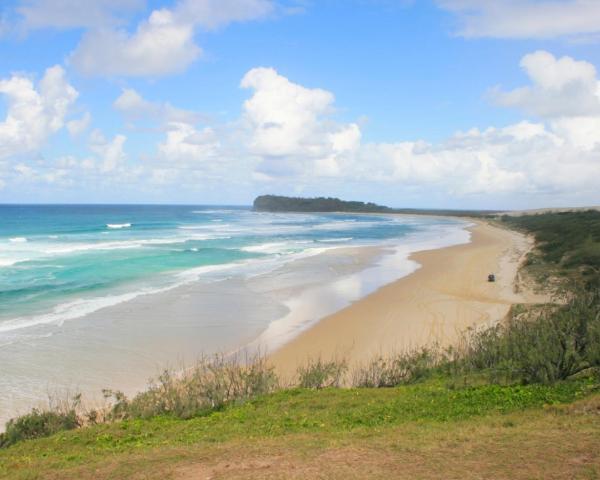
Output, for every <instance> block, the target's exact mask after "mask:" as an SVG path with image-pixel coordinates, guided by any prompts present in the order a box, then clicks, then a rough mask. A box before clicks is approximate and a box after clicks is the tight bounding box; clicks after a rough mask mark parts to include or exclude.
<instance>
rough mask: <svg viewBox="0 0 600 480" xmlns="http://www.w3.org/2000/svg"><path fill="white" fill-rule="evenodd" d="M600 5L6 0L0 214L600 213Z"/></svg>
mask: <svg viewBox="0 0 600 480" xmlns="http://www.w3.org/2000/svg"><path fill="white" fill-rule="evenodd" d="M597 67H600V1H598V0H2V1H1V2H0V203H184V204H221V205H248V204H251V202H252V200H253V199H254V197H255V196H257V195H260V194H281V195H293V196H337V197H341V198H343V199H348V200H365V201H374V202H377V203H381V204H385V205H389V206H394V207H416V208H419V207H421V208H459V209H460V208H465V209H466V208H468V209H474V208H481V209H523V208H538V207H553V206H585V205H598V204H600V78H599V74H598V71H597Z"/></svg>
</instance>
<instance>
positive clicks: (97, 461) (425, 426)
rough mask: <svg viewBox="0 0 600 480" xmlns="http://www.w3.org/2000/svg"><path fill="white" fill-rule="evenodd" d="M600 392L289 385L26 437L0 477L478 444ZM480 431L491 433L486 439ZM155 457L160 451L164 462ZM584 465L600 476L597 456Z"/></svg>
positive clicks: (592, 429) (584, 385)
mask: <svg viewBox="0 0 600 480" xmlns="http://www.w3.org/2000/svg"><path fill="white" fill-rule="evenodd" d="M596 400H598V402H597V403H598V405H600V394H598V393H597V392H595V391H594V387H593V383H591V382H590V381H570V382H560V383H557V384H554V385H527V386H499V385H481V386H477V387H467V388H455V389H451V388H448V387H447V385H446V384H445V380H444V379H431V380H428V381H427V382H425V383H421V384H416V385H408V386H402V387H398V388H387V389H367V388H363V389H335V388H329V389H322V390H312V389H311V390H308V389H292V390H285V391H280V392H277V393H273V394H270V395H263V396H260V397H258V398H256V399H254V400H251V401H249V402H247V403H245V404H244V405H238V406H231V407H227V408H224V409H223V410H221V411H216V412H212V413H210V414H207V415H205V416H200V417H195V418H192V419H189V420H182V419H179V418H175V417H173V416H158V417H154V418H151V419H133V420H125V421H122V422H117V423H108V424H101V425H96V426H93V427H89V428H85V429H80V430H75V431H69V432H62V433H59V434H57V435H54V436H52V437H49V438H44V439H37V440H30V441H25V442H22V443H19V444H17V445H14V446H12V447H10V448H8V449H5V450H2V451H0V478H11V479H12V478H14V479H52V478H57V479H58V478H60V479H69V478H78V479H85V478H128V477H124V476H120V475H124V472H126V470H127V468H128V465H135V467H134V468H133V470H135V472H136V475H137V478H187V477H185V476H180V477H178V476H177V475H175V474H173V475H174V476H173V477H168V476H167V477H165V476H164V475H165V469H167V470H169V469H174V470H173V471H175V470H177V469H178V468H180V467H181V468H183V466H187V465H188V464H189V463H191V464H194V462H198V461H199V462H200V463H201V464H205V463H206V464H211V463H215V462H216V463H218V462H219V461H220V459H222V458H224V457H223V452H224V451H229V452H230V453H232V454H236V455H237V454H238V453H239V455H244V456H246V455H249V457H250V458H252V457H253V456H256V455H258V456H259V457H261V458H263V459H264V458H265V457H268V458H271V457H272V455H271V454H270V451H271V448H273V446H276V445H279V446H280V447H281V446H283V445H285V446H286V448H283V449H281V448H280V450H281V452H283V453H281V455H284V456H290V458H292V457H294V460H293V461H294V462H298V464H299V465H304V464H305V463H306V462H308V461H309V460H310V459H311V458H312V456H313V453H314V452H317V451H318V452H320V453H323V451H326V450H329V449H332V450H333V451H337V449H338V448H339V447H343V449H344V450H347V449H349V451H354V449H356V448H359V447H360V448H362V446H363V444H365V445H370V447H368V449H369V448H376V449H377V450H378V451H379V454H381V451H382V450H389V452H388V454H389V455H391V457H390V458H394V455H395V453H394V448H396V447H395V443H394V442H395V441H397V435H399V434H402V435H408V436H409V437H414V438H412V440H411V441H410V442H404V443H403V444H404V447H402V448H410V449H412V450H414V452H415V455H426V454H427V451H428V449H430V448H433V447H434V446H436V445H437V446H438V447H439V441H440V439H441V438H447V439H449V441H456V440H450V439H451V438H452V437H453V432H462V433H463V434H464V432H465V431H472V432H473V434H472V439H470V440H469V442H470V443H471V444H472V446H473V447H475V446H476V445H479V446H481V442H483V441H484V437H485V441H488V440H489V438H488V435H490V434H491V432H494V431H497V432H498V433H502V434H504V433H506V432H505V431H506V430H510V429H512V428H513V427H515V426H517V425H520V426H522V425H523V424H524V423H525V422H531V421H541V418H545V417H547V418H552V419H553V421H554V420H556V418H558V417H557V416H560V415H563V414H564V412H567V411H568V410H566V409H567V408H569V407H567V405H569V404H570V403H571V402H588V403H589V402H591V401H596ZM575 405H577V403H576V404H575ZM594 408H596V407H594ZM561 412H563V413H561ZM555 417H556V418H555ZM571 417H573V418H570V417H569V418H568V421H566V423H567V424H568V425H569V429H571V430H572V431H580V433H581V434H582V435H586V436H589V437H590V439H589V440H590V442H593V443H594V445H596V446H597V447H598V449H600V435H598V433H599V431H598V428H597V427H598V423H597V422H598V419H599V417H598V413H597V412H596V411H595V410H594V409H592V410H591V411H585V410H584V409H582V411H581V413H573V414H572V415H571ZM584 417H585V418H587V420H586V421H583V418H584ZM565 418H566V414H565ZM590 422H591V423H590ZM593 422H596V423H595V424H594V423H593ZM479 429H483V430H484V431H485V432H486V433H485V435H483V436H482V437H481V438H478V437H479V436H480V435H479V434H478V433H477V432H478V431H479ZM561 430H563V429H561ZM440 435H441V436H440ZM392 438H393V439H396V440H394V441H392ZM404 440H406V439H404ZM464 440H465V439H463V441H464ZM365 442H366V443H365ZM248 444H251V446H249V445H248ZM582 445H583V444H582ZM267 446H268V447H267ZM598 451H600V450H598ZM303 452H304V454H303ZM311 452H312V453H311ZM347 453H348V452H347ZM354 453H356V452H355V451H354ZM403 453H404V454H406V452H403ZM303 455H305V456H303ZM157 458H160V459H161V460H160V462H159V463H160V465H161V468H160V469H158V470H157V469H156V464H155V460H156V459H157ZM235 461H236V459H235V457H233V458H231V462H232V463H235ZM309 463H310V462H309ZM588 463H589V464H588ZM182 465H183V466H182ZM586 465H587V467H589V470H590V471H595V472H596V473H598V474H600V468H599V465H598V464H597V463H596V461H590V462H587V461H586ZM383 466H385V464H384V465H383ZM381 467H382V466H380V467H378V468H381ZM190 468H191V467H190ZM250 470H252V469H250ZM384 470H385V468H384ZM158 471H160V472H162V473H161V474H160V475H159V474H158V473H157V472H158ZM117 472H121V473H117ZM387 472H388V473H389V470H388V471H387ZM254 473H255V474H256V471H255V472H254ZM161 475H162V476H161ZM382 475H383V472H382ZM189 478H198V477H192V476H190V477H189ZM200 478H202V477H200ZM216 478H218V477H216ZM223 478H235V477H229V476H224V477H223ZM240 478H244V477H243V476H241V477H240ZM248 478H256V477H253V476H250V477H248ZM258 478H262V477H258ZM265 478H269V477H265ZM272 478H286V476H285V475H284V476H282V477H278V476H274V477H272ZM323 478H328V477H323ZM340 478H341V477H340ZM351 478H358V477H351ZM382 478H384V477H382ZM581 478H585V477H581ZM589 478H594V477H589Z"/></svg>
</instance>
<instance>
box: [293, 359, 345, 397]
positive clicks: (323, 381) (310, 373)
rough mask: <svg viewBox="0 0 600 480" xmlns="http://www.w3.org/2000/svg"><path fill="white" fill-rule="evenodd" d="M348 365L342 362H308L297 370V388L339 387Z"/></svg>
mask: <svg viewBox="0 0 600 480" xmlns="http://www.w3.org/2000/svg"><path fill="white" fill-rule="evenodd" d="M347 370H348V365H347V364H346V362H345V361H344V360H331V361H328V362H325V361H323V360H322V359H321V358H318V359H317V360H309V361H308V363H307V364H306V365H304V366H301V367H300V368H298V372H297V373H298V386H299V387H300V388H314V389H317V390H320V389H322V388H329V387H339V386H340V385H341V384H342V382H343V379H344V374H345V373H346V371H347Z"/></svg>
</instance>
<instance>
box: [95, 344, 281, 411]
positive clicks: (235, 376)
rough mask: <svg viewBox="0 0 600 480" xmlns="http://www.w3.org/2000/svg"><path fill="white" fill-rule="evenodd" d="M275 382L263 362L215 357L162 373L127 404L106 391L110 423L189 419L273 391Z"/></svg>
mask: <svg viewBox="0 0 600 480" xmlns="http://www.w3.org/2000/svg"><path fill="white" fill-rule="evenodd" d="M277 387H278V380H277V376H276V375H275V372H274V370H273V368H272V367H271V366H269V365H268V364H267V361H266V358H265V357H264V356H261V355H257V356H255V357H253V358H251V359H245V361H241V360H240V359H239V358H238V357H235V356H233V357H226V356H224V355H215V356H214V357H212V358H205V359H202V360H200V361H199V362H198V363H197V364H196V365H195V366H194V367H193V368H191V369H185V370H184V371H183V372H181V373H173V372H172V371H169V370H165V371H164V372H163V373H162V374H161V375H160V376H159V377H158V378H157V379H156V380H155V381H152V382H151V384H150V385H149V387H148V389H147V390H146V391H144V392H142V393H140V394H138V395H136V396H135V397H134V398H132V399H131V400H129V399H128V398H127V397H126V396H125V395H123V393H122V392H112V391H106V395H107V396H112V397H113V398H114V403H113V405H112V408H111V411H110V414H109V416H110V418H111V419H113V420H114V419H123V418H148V417H152V416H156V415H174V416H176V417H179V418H190V417H193V416H196V415H199V414H202V413H205V412H209V411H214V410H218V409H220V408H222V407H224V406H225V405H227V404H232V403H241V402H244V401H246V400H248V399H251V398H254V397H256V396H258V395H263V394H265V393H269V392H272V391H274V390H275V389H276V388H277Z"/></svg>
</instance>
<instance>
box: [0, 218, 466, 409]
mask: <svg viewBox="0 0 600 480" xmlns="http://www.w3.org/2000/svg"><path fill="white" fill-rule="evenodd" d="M402 217H405V216H404V215H402ZM465 227H466V225H462V226H457V225H450V226H449V227H448V228H445V227H436V229H434V230H432V231H431V232H430V233H429V234H428V235H426V236H425V237H423V236H422V234H418V235H415V236H412V235H409V236H407V237H405V238H404V240H403V241H402V242H400V243H398V244H395V243H383V244H379V245H358V246H353V245H348V246H338V247H332V248H324V249H323V251H321V252H319V253H318V254H311V255H307V256H303V257H301V258H296V259H293V260H291V261H289V262H285V263H284V264H283V265H281V266H279V267H277V268H275V269H273V270H271V269H270V268H269V269H268V270H267V271H266V272H260V271H259V272H257V273H258V275H252V274H250V275H249V276H248V275H245V276H232V277H230V278H226V279H223V280H219V281H216V282H213V281H209V282H204V281H195V282H191V283H186V284H184V285H181V286H179V287H177V288H174V289H169V290H168V291H165V292H161V293H158V294H154V295H142V296H138V297H136V298H134V299H131V300H129V301H127V302H124V303H120V304H117V305H114V306H110V307H106V308H103V309H101V310H98V311H96V312H93V313H91V314H88V315H86V316H84V317H82V318H80V319H78V320H77V321H68V322H64V324H63V323H61V324H60V325H56V326H50V327H49V328H50V329H51V330H50V332H51V334H49V335H44V336H40V337H36V338H35V341H33V342H28V343H15V344H14V345H8V346H6V347H5V348H4V350H3V351H2V352H0V353H1V354H2V355H4V358H6V359H7V362H8V359H10V361H11V362H12V367H11V370H10V372H9V371H7V372H6V375H5V376H4V378H3V380H2V382H0V384H3V390H4V391H5V392H9V391H10V392H11V394H10V396H6V397H4V398H2V397H0V411H2V410H4V412H1V413H0V417H2V416H3V414H4V416H6V417H7V418H10V417H12V416H14V414H15V413H19V412H24V411H28V410H29V408H31V407H35V406H36V405H40V400H41V399H43V398H45V397H46V396H47V394H48V391H49V390H52V391H56V393H58V394H60V392H61V391H78V392H81V393H83V394H84V397H85V398H86V399H87V400H88V401H93V402H94V403H95V402H98V401H102V399H101V398H100V392H101V390H102V389H103V388H110V389H116V390H121V391H123V392H125V393H126V394H127V395H134V394H136V393H138V392H140V391H143V390H144V388H145V387H146V385H147V379H148V378H150V377H155V376H156V375H158V374H159V373H160V371H161V370H162V369H163V368H164V367H168V366H170V367H175V368H176V369H177V366H179V367H181V368H185V365H190V364H193V363H194V361H195V360H197V359H198V358H200V357H201V356H202V354H207V355H210V354H212V353H216V352H235V351H244V350H246V351H252V349H253V348H255V347H259V348H261V350H260V351H261V352H262V351H266V352H268V351H275V349H276V348H277V347H278V346H280V345H283V344H286V343H287V342H289V341H290V340H291V341H292V342H293V341H294V339H295V338H296V336H297V335H302V333H303V332H304V331H309V330H311V329H312V328H313V326H314V325H315V324H317V325H318V324H319V323H320V320H321V319H323V318H327V317H328V316H329V315H331V314H334V315H335V314H336V312H338V311H340V310H344V309H345V308H346V307H347V306H349V305H350V306H352V305H354V304H356V303H360V302H361V301H362V300H363V299H364V298H366V297H368V295H369V294H372V293H373V292H377V290H378V289H379V288H381V287H384V286H385V285H386V284H389V282H393V281H394V280H396V279H398V278H399V277H401V276H406V275H408V276H409V277H410V276H412V274H413V272H414V270H415V269H418V268H419V265H418V263H417V262H416V261H414V260H413V259H412V258H409V257H410V252H414V251H422V250H425V249H427V248H439V247H441V246H442V245H452V244H454V245H455V244H461V243H462V244H464V243H465V242H468V237H469V233H468V232H467V231H466V228H465ZM165 319H168V321H165ZM216 319H219V320H218V321H216ZM240 320H242V321H240ZM90 345H92V346H93V348H89V347H90ZM262 347H266V349H265V350H262ZM7 364H8V363H7ZM23 378H27V381H26V382H23V380H22V379H23ZM16 387H18V389H17V390H15V388H16ZM9 412H10V413H9ZM7 418H2V420H6V419H7Z"/></svg>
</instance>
